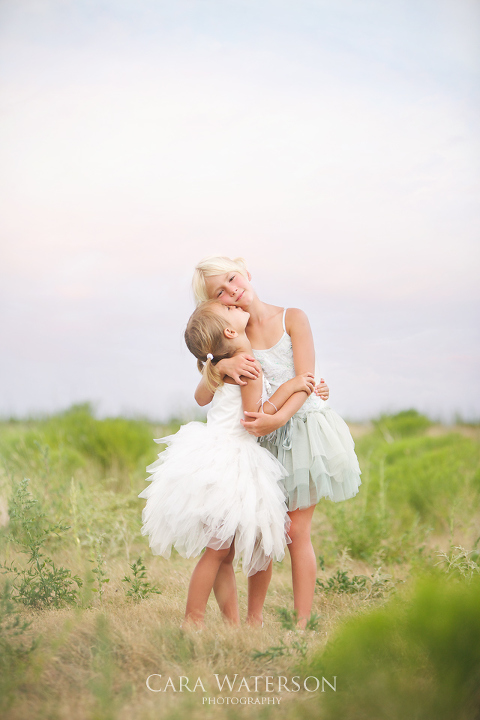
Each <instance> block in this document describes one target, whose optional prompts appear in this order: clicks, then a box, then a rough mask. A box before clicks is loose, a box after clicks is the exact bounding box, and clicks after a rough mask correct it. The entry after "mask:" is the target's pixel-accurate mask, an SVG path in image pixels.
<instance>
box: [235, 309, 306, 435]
mask: <svg viewBox="0 0 480 720" xmlns="http://www.w3.org/2000/svg"><path fill="white" fill-rule="evenodd" d="M287 316H288V319H287ZM287 316H286V317H285V321H286V325H287V326H288V327H287V333H288V334H289V335H290V338H291V340H292V348H293V363H294V367H295V373H296V374H297V375H301V374H302V373H305V372H307V373H312V374H313V373H314V372H315V349H314V346H313V336H312V331H311V329H310V323H309V322H308V318H307V316H306V314H305V313H304V312H303V310H298V309H296V308H290V309H289V310H288V312H287ZM279 389H280V388H279ZM307 397H308V395H307V393H306V392H296V393H295V394H294V395H292V396H291V397H290V399H289V400H287V401H286V402H285V404H284V405H283V407H282V408H281V409H279V411H278V412H277V413H275V414H274V415H268V414H266V413H258V412H252V411H246V412H245V415H246V418H247V419H246V420H242V423H243V425H244V427H245V429H246V430H247V431H248V432H249V433H251V434H252V435H255V436H256V437H261V436H263V435H268V434H269V433H271V432H273V431H274V430H278V428H279V427H282V425H285V423H286V422H288V420H290V418H291V417H292V416H293V415H295V413H296V412H297V410H300V408H301V407H302V405H303V403H304V402H305V400H306V399H307Z"/></svg>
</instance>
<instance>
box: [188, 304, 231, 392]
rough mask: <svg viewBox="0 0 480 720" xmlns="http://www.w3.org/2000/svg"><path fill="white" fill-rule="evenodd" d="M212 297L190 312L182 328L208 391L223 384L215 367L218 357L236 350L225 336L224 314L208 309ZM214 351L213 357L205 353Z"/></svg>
mask: <svg viewBox="0 0 480 720" xmlns="http://www.w3.org/2000/svg"><path fill="white" fill-rule="evenodd" d="M215 302H216V301H215V300H207V301H206V302H204V303H202V304H201V305H199V307H197V309H196V310H194V312H193V313H192V315H191V317H190V320H189V321H188V323H187V329H186V330H185V342H186V343H187V347H188V349H189V350H190V352H191V353H192V355H195V357H196V358H197V367H198V369H199V371H200V372H201V373H202V375H203V376H204V377H205V382H206V385H207V387H208V389H209V390H210V391H211V392H214V391H215V388H216V387H217V386H218V385H223V379H222V376H221V375H220V373H219V371H218V370H217V368H216V364H217V362H218V361H219V360H224V359H225V358H229V357H232V355H233V354H234V353H235V349H236V348H235V344H234V343H233V341H232V340H228V338H226V337H225V334H224V330H226V328H228V327H229V326H228V323H227V321H226V320H224V318H223V317H221V316H220V315H217V314H216V313H214V312H213V310H212V309H211V306H212V305H213V304H214V303H215ZM209 354H211V355H213V360H212V359H210V358H208V357H207V355H209Z"/></svg>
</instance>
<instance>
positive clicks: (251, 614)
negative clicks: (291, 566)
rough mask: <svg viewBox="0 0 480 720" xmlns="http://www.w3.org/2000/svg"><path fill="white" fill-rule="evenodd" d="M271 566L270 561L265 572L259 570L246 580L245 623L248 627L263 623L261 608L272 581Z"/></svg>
mask: <svg viewBox="0 0 480 720" xmlns="http://www.w3.org/2000/svg"><path fill="white" fill-rule="evenodd" d="M272 565H273V563H272V562H271V561H270V565H269V566H268V568H267V569H266V570H261V571H260V572H257V573H255V575H251V576H250V577H249V578H248V611H247V623H248V624H249V625H262V623H263V606H264V604H265V598H266V596H267V590H268V586H269V585H270V580H271V579H272Z"/></svg>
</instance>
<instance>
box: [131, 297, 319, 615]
mask: <svg viewBox="0 0 480 720" xmlns="http://www.w3.org/2000/svg"><path fill="white" fill-rule="evenodd" d="M248 319H249V314H248V312H245V311H244V310H242V309H241V308H237V307H233V306H226V305H222V304H221V303H217V302H206V303H204V304H203V305H201V306H200V307H199V308H197V310H196V311H195V312H194V313H193V315H192V317H191V318H190V320H189V322H188V325H187V329H186V331H185V341H186V343H187V346H188V348H189V350H190V351H191V352H192V353H193V354H194V355H195V357H196V358H197V361H198V363H197V364H198V368H199V370H200V372H202V374H203V377H204V380H205V383H206V386H207V387H208V388H210V389H211V390H213V389H215V388H216V389H215V394H214V397H213V402H212V405H211V407H210V409H209V411H208V415H207V423H206V424H205V423H200V422H191V423H188V424H187V425H184V426H182V427H181V428H180V430H179V431H178V433H176V434H175V435H170V436H168V437H163V438H160V439H158V440H156V442H158V443H165V444H168V445H169V447H168V449H166V450H165V451H164V452H162V453H160V454H159V456H158V460H157V461H156V462H154V463H153V464H152V465H150V466H149V467H148V468H147V470H148V471H149V472H151V473H152V477H151V478H150V480H151V485H149V486H148V487H147V488H145V490H143V491H142V492H141V493H140V494H139V497H142V498H146V499H147V503H146V506H145V508H144V509H143V513H142V520H143V526H142V534H143V535H148V536H149V543H150V547H151V548H152V552H153V554H154V555H163V556H164V557H170V553H171V549H172V546H173V547H175V549H176V550H177V551H178V552H179V553H180V554H181V555H183V556H184V557H187V558H188V557H194V556H197V555H199V554H200V553H201V552H202V550H204V549H205V552H204V554H203V555H202V557H201V558H200V560H199V562H198V564H197V565H196V567H195V570H194V571H193V575H192V578H191V581H190V586H189V591H188V599H187V607H186V611H185V622H186V624H188V623H193V624H195V625H201V624H202V623H203V618H204V614H205V610H206V606H207V601H208V597H209V595H210V592H211V590H212V588H214V592H215V595H216V598H217V601H218V604H219V606H220V609H221V611H222V613H223V615H224V617H225V618H226V619H227V620H229V621H230V622H231V623H233V624H238V622H239V613H238V602H237V594H236V587H235V585H234V581H233V584H232V576H233V578H234V574H233V572H232V562H233V561H234V560H235V561H236V562H238V561H239V560H241V561H242V565H243V570H244V572H245V573H246V574H247V575H248V576H252V575H254V574H256V573H257V574H258V573H259V572H265V571H266V570H268V569H269V567H270V564H271V560H272V559H275V560H281V559H282V558H283V556H284V552H285V546H286V542H287V541H289V538H288V536H286V530H288V525H289V520H288V515H287V508H286V505H285V498H284V493H283V490H282V488H281V485H280V481H281V480H282V478H283V477H284V475H285V470H284V468H283V467H282V465H281V464H280V462H279V461H278V460H276V459H275V458H274V457H273V455H272V454H271V453H269V452H268V451H267V450H265V449H264V448H261V447H260V446H259V445H258V444H257V443H256V441H255V438H254V437H253V436H252V435H250V434H249V433H248V432H247V431H246V430H245V429H244V428H243V427H242V425H241V422H240V421H241V418H242V417H243V411H244V410H245V411H249V410H257V409H259V407H260V405H261V403H262V396H263V384H262V383H263V381H262V377H261V376H259V377H258V378H257V379H256V380H254V381H252V382H249V383H248V384H247V385H245V386H244V387H242V388H240V387H239V386H238V385H236V384H235V383H234V382H233V381H232V380H231V379H230V378H223V377H222V376H221V374H220V372H219V370H218V368H217V367H216V365H217V363H218V362H219V361H220V360H222V359H225V358H231V357H234V356H235V355H237V354H239V353H245V352H247V353H249V352H250V353H251V348H250V343H249V341H248V339H247V336H246V334H245V327H246V325H247V322H248ZM313 382H314V381H313V376H312V375H310V374H309V373H305V374H304V375H303V376H300V377H298V378H294V379H293V380H292V382H291V383H290V384H287V385H285V386H284V387H283V388H281V389H280V390H279V391H278V392H277V393H275V395H274V396H272V398H271V402H267V401H266V400H265V398H264V396H263V398H264V399H263V402H265V403H266V406H265V409H266V411H267V412H269V413H275V412H276V410H277V409H280V408H281V407H282V406H283V404H284V403H285V401H286V400H288V398H289V397H290V396H292V395H293V394H294V393H295V392H306V393H307V394H310V392H311V391H312V390H313ZM242 403H243V407H242ZM247 620H248V618H247Z"/></svg>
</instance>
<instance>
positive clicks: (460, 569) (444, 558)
mask: <svg viewBox="0 0 480 720" xmlns="http://www.w3.org/2000/svg"><path fill="white" fill-rule="evenodd" d="M436 554H437V555H438V557H439V558H440V559H439V561H438V562H436V563H435V565H443V566H444V568H443V569H444V570H445V572H446V573H447V575H453V576H457V577H458V576H461V577H465V578H468V579H469V580H471V579H472V577H473V575H474V574H475V573H478V572H480V567H479V566H478V565H477V563H476V562H475V560H473V558H472V555H474V556H475V557H477V553H476V552H475V550H465V548H463V547H462V546H461V545H456V546H451V547H450V553H448V554H447V553H445V552H437V553H436Z"/></svg>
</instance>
